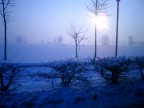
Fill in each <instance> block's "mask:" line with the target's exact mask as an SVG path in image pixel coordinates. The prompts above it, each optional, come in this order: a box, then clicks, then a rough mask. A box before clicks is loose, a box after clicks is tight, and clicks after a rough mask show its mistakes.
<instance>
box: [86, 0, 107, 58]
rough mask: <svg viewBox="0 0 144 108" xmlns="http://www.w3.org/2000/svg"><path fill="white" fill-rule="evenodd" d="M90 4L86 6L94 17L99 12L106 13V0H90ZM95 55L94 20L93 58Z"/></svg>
mask: <svg viewBox="0 0 144 108" xmlns="http://www.w3.org/2000/svg"><path fill="white" fill-rule="evenodd" d="M90 2H91V4H90V6H87V8H88V10H89V11H90V12H92V14H94V15H95V19H96V18H97V16H99V15H101V14H106V13H107V12H106V9H107V2H108V0H90ZM96 56H97V24H96V21H95V52H94V58H96Z"/></svg>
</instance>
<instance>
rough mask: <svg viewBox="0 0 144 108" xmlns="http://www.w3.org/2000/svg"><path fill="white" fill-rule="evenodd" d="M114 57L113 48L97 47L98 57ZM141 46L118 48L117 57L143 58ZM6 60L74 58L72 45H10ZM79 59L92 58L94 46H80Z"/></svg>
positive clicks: (1, 50) (1, 55)
mask: <svg viewBox="0 0 144 108" xmlns="http://www.w3.org/2000/svg"><path fill="white" fill-rule="evenodd" d="M0 52H1V53H0V60H2V59H3V53H2V52H3V46H2V45H1V46H0ZM114 55H115V46H98V48H97V56H98V57H111V56H114ZM143 55H144V49H143V46H119V47H118V56H143ZM7 56H8V57H7V58H8V60H10V61H12V62H16V61H17V62H34V63H36V62H40V63H41V62H47V61H53V60H63V59H69V58H75V46H74V45H64V44H62V45H54V44H25V45H22V44H15V45H14V44H12V45H8V55H7ZM78 56H79V58H88V57H93V56H94V45H81V46H80V47H78Z"/></svg>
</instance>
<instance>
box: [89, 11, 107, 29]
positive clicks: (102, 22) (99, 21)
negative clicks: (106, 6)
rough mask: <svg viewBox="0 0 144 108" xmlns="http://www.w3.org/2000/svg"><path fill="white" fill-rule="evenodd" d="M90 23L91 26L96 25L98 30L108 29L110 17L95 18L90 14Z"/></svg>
mask: <svg viewBox="0 0 144 108" xmlns="http://www.w3.org/2000/svg"><path fill="white" fill-rule="evenodd" d="M88 19H89V22H90V23H91V24H96V26H97V28H98V29H108V17H107V16H105V15H100V16H97V17H96V16H95V15H94V14H92V13H89V18H88Z"/></svg>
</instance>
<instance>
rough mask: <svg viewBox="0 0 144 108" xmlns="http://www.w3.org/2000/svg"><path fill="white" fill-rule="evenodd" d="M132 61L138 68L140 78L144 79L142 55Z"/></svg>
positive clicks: (143, 58)
mask: <svg viewBox="0 0 144 108" xmlns="http://www.w3.org/2000/svg"><path fill="white" fill-rule="evenodd" d="M133 60H134V63H135V64H136V68H137V69H138V70H139V72H140V75H141V78H142V79H143V80H144V73H143V70H144V57H135V58H134V59H133Z"/></svg>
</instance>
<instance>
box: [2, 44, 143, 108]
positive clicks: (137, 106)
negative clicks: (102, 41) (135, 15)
mask: <svg viewBox="0 0 144 108" xmlns="http://www.w3.org/2000/svg"><path fill="white" fill-rule="evenodd" d="M74 51H75V49H74V47H73V46H70V45H55V46H53V45H48V46H45V47H44V46H43V45H40V46H37V47H35V46H23V47H20V46H17V47H16V46H15V47H14V46H11V49H10V52H9V55H8V58H9V60H8V62H12V63H16V64H17V65H18V66H19V69H18V76H17V78H16V82H15V83H14V85H12V86H11V87H10V89H12V88H13V87H14V86H16V85H18V84H21V86H20V87H18V88H17V89H16V90H13V91H7V92H4V93H0V108H5V107H10V108H13V107H14V108H19V107H22V108H29V107H30V108H122V107H124V108H143V107H144V80H142V79H141V78H140V73H139V72H138V70H136V69H135V70H131V71H130V72H128V73H127V76H129V77H128V78H124V79H123V80H121V81H120V82H119V83H118V84H112V83H110V82H109V81H107V80H105V79H104V78H103V77H102V76H101V75H100V73H99V72H98V71H96V70H95V67H94V65H93V64H92V63H91V59H89V58H91V57H93V47H92V46H81V47H80V49H79V57H80V59H74V57H75V52H74ZM113 55H114V47H112V46H105V47H102V46H101V47H99V49H98V56H99V57H108V56H113ZM119 55H120V56H143V55H144V49H143V47H142V46H135V47H128V46H127V47H120V48H119ZM0 56H1V59H2V55H0ZM86 58H87V59H86ZM68 59H69V60H68ZM61 60H65V61H73V60H74V61H75V60H76V61H78V62H82V63H84V64H83V68H84V70H83V71H82V72H81V73H79V74H78V76H76V77H75V78H74V79H73V80H72V82H71V83H70V84H69V85H68V86H63V85H61V79H60V77H59V72H58V71H56V70H55V69H54V68H52V66H51V64H54V65H56V64H62V63H63V61H61ZM53 61H55V62H53ZM1 62H3V60H1ZM134 66H135V65H134Z"/></svg>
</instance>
